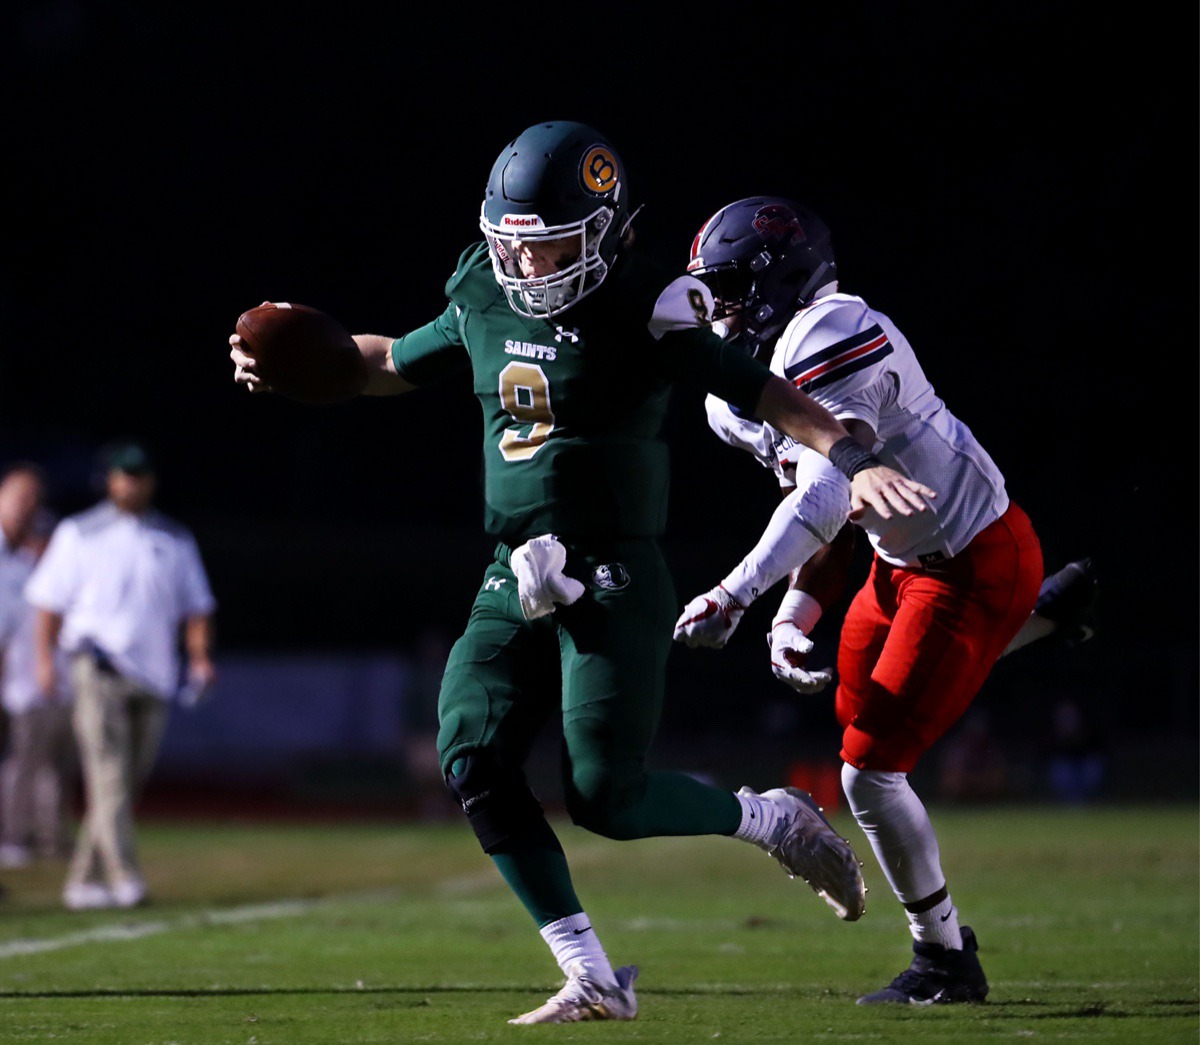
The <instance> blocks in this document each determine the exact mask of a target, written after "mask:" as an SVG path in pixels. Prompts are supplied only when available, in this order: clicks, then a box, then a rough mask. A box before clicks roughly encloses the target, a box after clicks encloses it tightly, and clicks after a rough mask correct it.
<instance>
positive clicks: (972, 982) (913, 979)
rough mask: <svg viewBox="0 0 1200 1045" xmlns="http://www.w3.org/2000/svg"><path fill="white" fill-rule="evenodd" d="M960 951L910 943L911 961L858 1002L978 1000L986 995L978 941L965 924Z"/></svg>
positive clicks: (981, 999)
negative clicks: (897, 974)
mask: <svg viewBox="0 0 1200 1045" xmlns="http://www.w3.org/2000/svg"><path fill="white" fill-rule="evenodd" d="M962 942H963V947H962V950H961V951H951V950H948V949H947V948H945V947H942V946H940V945H938V944H936V943H914V944H913V955H914V956H913V961H912V965H910V966H909V967H908V968H907V969H905V970H904V972H902V973H901V974H900V975H899V976H897V977H896V978H895V979H894V980H892V982H891V983H889V984H888V985H887V986H886V987H884V988H883V990H881V991H875V993H874V994H864V995H863V996H862V997H861V998H859V999H858V1004H859V1005H889V1004H891V1005H895V1004H899V1005H948V1004H951V1003H953V1002H979V1001H983V999H984V998H986V997H987V992H988V982H987V977H986V976H984V975H983V966H982V965H980V964H979V955H978V954H977V953H976V952H978V950H979V943H978V941H977V940H976V939H975V933H974V932H973V931H972V930H971V929H969V928H967V927H966V926H965V925H964V926H963V929H962Z"/></svg>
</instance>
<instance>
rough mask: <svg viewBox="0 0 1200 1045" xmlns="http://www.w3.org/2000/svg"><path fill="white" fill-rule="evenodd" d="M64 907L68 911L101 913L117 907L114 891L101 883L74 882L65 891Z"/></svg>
mask: <svg viewBox="0 0 1200 1045" xmlns="http://www.w3.org/2000/svg"><path fill="white" fill-rule="evenodd" d="M63 906H65V907H66V908H67V910H68V911H100V910H104V909H105V908H108V907H115V906H116V900H114V899H113V894H112V890H110V889H109V888H108V886H106V885H101V884H100V883H99V882H72V883H71V884H70V885H68V886H67V887H66V888H65V889H63Z"/></svg>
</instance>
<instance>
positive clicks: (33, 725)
mask: <svg viewBox="0 0 1200 1045" xmlns="http://www.w3.org/2000/svg"><path fill="white" fill-rule="evenodd" d="M75 780H76V763H75V740H74V737H73V736H72V735H71V705H70V704H69V703H68V702H66V701H61V700H54V701H42V702H41V703H39V704H36V705H35V706H33V707H31V708H29V709H28V710H26V711H22V712H19V713H17V714H14V715H13V716H12V718H11V721H10V724H9V751H8V755H7V756H6V757H5V759H4V762H3V763H2V764H0V792H2V793H3V806H2V808H3V810H4V834H3V838H2V841H3V842H4V844H5V845H11V846H21V847H26V846H29V847H33V848H35V849H36V851H37V853H38V855H40V856H46V857H57V856H62V855H64V854H65V853H66V852H67V851H68V844H67V838H68V837H69V836H68V834H67V830H68V828H67V825H68V822H69V820H70V811H71V809H70V807H71V797H72V791H73V788H74V785H75Z"/></svg>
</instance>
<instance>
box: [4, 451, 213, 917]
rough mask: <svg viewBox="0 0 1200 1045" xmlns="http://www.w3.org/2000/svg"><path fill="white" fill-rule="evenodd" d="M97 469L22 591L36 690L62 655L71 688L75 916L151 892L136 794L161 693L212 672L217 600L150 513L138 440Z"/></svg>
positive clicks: (150, 492) (152, 742)
mask: <svg viewBox="0 0 1200 1045" xmlns="http://www.w3.org/2000/svg"><path fill="white" fill-rule="evenodd" d="M101 466H102V468H103V473H104V482H105V487H106V490H107V495H108V496H107V497H106V499H105V500H104V501H102V502H101V503H100V504H98V505H96V506H95V507H93V508H91V509H89V510H87V511H84V512H82V513H80V514H78V515H73V516H69V517H68V518H66V519H64V520H63V521H62V522H61V523H59V525H58V526H57V528H56V529H55V531H54V534H53V536H52V537H51V539H50V544H49V547H48V548H47V549H46V552H45V554H44V555H43V556H42V559H41V561H40V562H39V563H38V566H37V568H36V570H35V571H34V573H33V575H32V576H31V577H30V579H29V582H28V584H27V585H26V588H25V594H26V597H27V598H28V600H29V601H30V602H31V603H32V604H33V605H34V606H35V607H36V610H37V620H36V623H35V638H36V654H37V663H36V670H37V678H38V683H39V685H40V687H41V689H42V691H43V692H52V691H54V690H55V689H56V688H57V687H58V686H59V681H58V672H59V667H58V664H59V661H58V650H59V649H61V650H63V651H65V652H66V653H67V655H68V656H69V658H70V675H71V682H72V684H73V689H74V692H75V710H74V716H73V725H74V731H75V738H76V743H77V744H78V746H79V752H80V760H81V763H82V767H83V783H84V800H85V811H84V818H83V823H82V824H81V825H80V829H79V835H78V838H77V841H76V845H75V852H74V855H73V856H72V859H71V863H70V868H69V870H68V872H67V881H66V885H65V887H64V890H63V902H64V903H65V905H66V906H67V907H68V908H69V909H71V910H83V909H89V908H101V907H133V906H136V905H138V904H141V903H144V902H145V901H146V900H147V899H148V891H147V887H146V880H145V877H144V875H143V873H142V867H141V863H140V861H139V858H138V854H137V846H136V838H135V831H134V801H135V799H136V797H137V794H138V792H139V791H140V789H141V786H142V785H143V784H144V783H145V781H146V778H147V777H148V776H149V772H150V769H151V767H152V766H153V764H154V759H155V756H156V755H157V753H158V747H159V742H160V740H161V738H162V733H163V730H164V728H165V727H166V723H167V716H168V711H169V707H170V704H171V701H172V700H173V698H175V697H176V695H177V694H179V693H180V692H181V691H182V690H184V689H187V690H188V691H195V690H196V689H206V688H207V687H209V686H211V684H212V683H213V681H214V679H215V669H214V667H213V663H212V659H211V653H210V650H211V645H212V617H213V612H214V610H215V608H216V603H215V600H214V598H213V594H212V590H211V588H210V586H209V582H208V577H207V574H206V572H205V569H204V565H203V563H202V561H201V558H200V552H199V549H198V548H197V546H196V541H195V539H194V537H193V536H192V534H191V532H190V531H189V530H188V529H186V528H185V527H184V526H182V525H181V524H180V523H178V522H176V521H175V520H173V519H170V518H168V517H167V516H165V515H163V514H162V513H161V512H159V511H158V510H157V509H156V508H155V507H154V497H155V493H156V489H157V473H156V468H155V465H154V463H153V461H152V460H151V458H150V455H149V454H148V452H147V451H146V449H145V447H143V446H142V445H140V444H139V443H136V442H121V443H116V444H113V445H111V446H109V447H107V448H106V449H105V451H104V452H103V453H102V455H101ZM181 632H182V638H183V646H184V648H185V650H186V662H187V670H186V676H184V673H183V672H182V671H181V658H180V637H181ZM182 678H186V682H185V683H184V684H183V685H181V679H182Z"/></svg>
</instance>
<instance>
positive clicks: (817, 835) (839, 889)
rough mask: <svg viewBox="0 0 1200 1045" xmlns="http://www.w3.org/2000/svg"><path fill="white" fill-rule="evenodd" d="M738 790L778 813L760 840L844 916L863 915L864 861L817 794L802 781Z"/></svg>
mask: <svg viewBox="0 0 1200 1045" xmlns="http://www.w3.org/2000/svg"><path fill="white" fill-rule="evenodd" d="M738 794H739V795H742V796H745V797H757V798H758V799H759V800H760V801H762V802H765V803H768V804H769V805H770V806H772V807H773V811H774V812H775V813H776V816H777V819H776V822H775V824H774V826H773V827H772V828H771V830H770V832H769V833H768V835H767V837H766V838H765V839H764V840H763V841H761V842H757V843H755V844H756V845H758V847H759V848H760V849H762V850H765V851H766V852H767V853H769V854H770V855H771V856H773V857H775V859H776V860H778V861H779V863H780V865H781V866H782V867H783V869H784V870H785V871H786V872H787V873H788V875H789V877H791V878H803V879H804V881H805V882H807V883H808V885H809V887H810V888H811V889H812V890H813V892H815V893H816V894H817V895H818V896H819V897H821V899H822V900H824V901H825V902H826V903H827V904H829V906H830V907H832V908H833V910H834V911H835V913H836V914H837V916H838V917H839V918H841V919H842V920H843V921H847V922H855V921H858V919H859V918H861V917H862V915H863V911H865V910H866V906H867V887H866V884H865V883H864V882H863V876H862V861H861V860H859V858H858V857H857V856H855V855H854V850H853V849H852V848H851V846H850V843H849V842H848V841H847V840H846V839H844V838H843V837H842V836H841V835H839V834H838V833H837V832H836V831H835V830H834V829H833V825H832V824H830V823H829V821H828V820H826V819H825V815H824V813H822V812H821V807H820V806H819V805H817V803H816V802H815V801H813V797H812V795H810V794H809V793H808V792H807V791H801V790H800V789H799V788H798V787H776V788H772V789H771V790H770V791H764V792H763V793H762V794H761V795H760V794H757V793H756V792H754V791H752V790H751V789H750V788H748V787H743V788H742V789H741V790H740V791H739V792H738Z"/></svg>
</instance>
